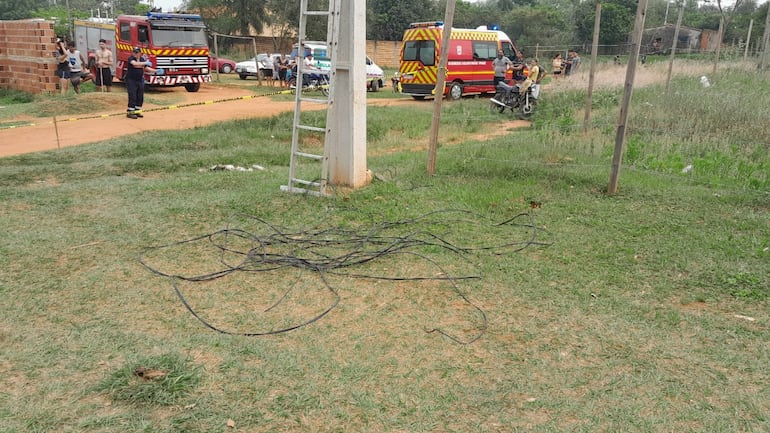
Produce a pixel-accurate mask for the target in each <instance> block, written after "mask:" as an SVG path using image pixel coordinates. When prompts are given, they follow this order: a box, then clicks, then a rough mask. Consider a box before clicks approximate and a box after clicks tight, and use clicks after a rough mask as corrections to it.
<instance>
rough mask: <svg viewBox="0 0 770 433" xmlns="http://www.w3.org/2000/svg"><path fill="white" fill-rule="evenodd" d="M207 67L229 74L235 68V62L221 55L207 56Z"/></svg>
mask: <svg viewBox="0 0 770 433" xmlns="http://www.w3.org/2000/svg"><path fill="white" fill-rule="evenodd" d="M209 68H210V69H211V70H212V71H219V72H221V73H223V74H229V73H230V72H233V69H235V62H234V61H232V60H230V59H225V58H222V57H219V58H217V57H214V56H209Z"/></svg>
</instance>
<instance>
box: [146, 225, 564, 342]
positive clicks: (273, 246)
mask: <svg viewBox="0 0 770 433" xmlns="http://www.w3.org/2000/svg"><path fill="white" fill-rule="evenodd" d="M246 218H247V219H248V220H251V221H253V222H256V223H258V224H259V225H260V226H261V227H263V229H264V228H266V230H263V232H261V233H252V232H249V231H246V230H243V229H234V228H227V229H221V230H217V231H215V232H213V233H209V234H205V235H202V236H198V237H194V238H191V239H187V240H183V241H179V242H174V243H171V244H168V245H162V246H157V247H150V248H147V249H146V250H144V251H143V252H142V253H140V254H139V257H138V260H139V262H140V263H141V264H142V265H143V266H144V267H146V268H147V269H148V270H150V271H151V272H153V273H155V274H157V275H161V276H164V277H168V278H170V279H171V280H172V286H173V288H174V291H175V292H176V295H177V296H178V297H179V299H180V300H181V301H182V304H183V305H184V306H185V308H187V310H188V311H189V312H190V313H191V314H192V315H193V316H194V317H195V318H196V319H198V320H199V321H200V322H201V323H203V324H204V325H205V326H206V327H208V328H210V329H212V330H214V331H216V332H220V333H223V334H229V335H242V336H263V335H271V334H279V333H284V332H288V331H291V330H294V329H297V328H300V327H303V326H305V325H308V324H311V323H313V322H315V321H317V320H319V319H320V318H322V317H323V316H325V315H326V314H328V313H329V312H330V311H331V310H332V309H334V308H335V307H336V306H337V305H338V304H339V301H340V296H339V294H338V293H337V291H336V290H335V288H334V287H332V285H331V284H330V283H329V281H328V279H327V275H337V276H343V277H349V278H366V279H375V280H389V281H423V280H434V281H445V282H448V283H449V284H451V288H452V290H453V291H454V292H455V293H456V294H457V295H458V296H459V297H460V298H461V299H462V300H463V302H465V303H466V304H467V305H469V306H471V307H473V309H475V311H476V312H477V314H478V315H479V317H480V322H481V324H480V325H479V326H478V329H477V332H476V333H475V335H473V336H472V337H471V338H470V339H465V340H463V339H460V338H458V337H455V336H453V335H450V334H449V333H447V332H445V331H444V330H442V329H441V328H432V329H426V332H428V333H432V332H437V333H440V334H442V335H444V336H446V337H447V338H449V339H451V340H453V341H455V342H457V343H459V344H469V343H472V342H474V341H476V340H477V339H479V338H480V337H481V336H482V335H483V334H484V332H485V331H486V329H487V317H486V313H485V312H484V311H483V310H482V309H481V308H479V307H478V306H477V305H476V304H474V303H473V302H472V301H471V300H470V299H469V298H468V297H467V296H466V295H465V294H464V293H463V291H462V290H461V289H460V287H459V285H458V282H459V281H461V280H469V279H478V278H480V277H481V276H480V275H461V276H455V275H450V272H448V271H447V269H446V268H445V266H444V265H442V264H441V263H439V260H438V259H437V258H438V257H440V256H442V257H443V256H445V255H446V253H447V252H448V253H449V256H450V257H456V258H458V259H459V260H460V261H462V262H464V263H467V264H470V265H471V266H473V265H472V264H471V261H470V256H469V254H470V253H473V252H494V253H496V254H503V253H506V252H517V251H521V250H523V249H525V248H527V247H530V246H545V245H549V243H547V242H540V241H538V240H537V237H538V233H539V232H540V231H543V230H544V229H542V228H539V227H537V226H536V225H535V223H534V216H533V215H532V213H531V212H528V213H521V214H518V215H516V216H514V217H512V218H509V219H507V220H505V221H503V222H499V223H495V224H489V223H483V217H481V216H480V215H477V214H474V213H472V212H470V211H465V210H441V211H434V212H430V213H427V214H424V215H422V216H419V217H417V218H414V219H411V220H404V221H395V222H388V221H382V222H379V223H376V224H373V225H372V226H370V227H368V228H366V229H363V230H355V229H346V228H341V227H336V228H329V227H326V228H316V229H312V230H302V231H287V230H284V229H281V228H279V227H277V226H275V225H273V224H270V223H269V222H267V221H265V220H263V219H261V218H259V217H256V216H246ZM522 219H526V222H523V223H520V222H519V221H520V220H522ZM457 227H467V228H469V229H471V230H478V229H479V227H481V228H482V229H483V230H496V229H497V230H500V229H501V228H508V227H520V228H524V229H525V230H526V231H528V233H529V235H528V238H527V239H525V240H521V241H518V240H511V239H509V238H508V237H507V236H505V235H510V233H507V232H504V233H491V234H490V233H486V234H487V235H488V236H487V237H491V239H492V240H491V241H489V242H488V243H486V244H482V245H460V242H459V241H458V240H452V239H451V237H452V236H453V235H457V232H454V231H452V229H453V228H457ZM439 231H440V232H441V233H439ZM460 234H461V235H462V234H465V235H466V236H470V237H471V238H472V239H473V240H474V241H477V242H478V241H483V239H480V237H483V236H480V235H481V234H480V233H475V232H474V233H470V234H469V233H462V232H461V233H460ZM201 241H203V242H204V243H205V247H206V248H213V251H214V252H215V255H216V256H217V257H218V258H219V259H218V263H217V267H218V269H216V270H214V271H212V272H207V273H203V274H200V275H187V274H186V273H185V272H184V271H181V270H180V271H177V272H174V271H162V270H160V269H159V268H158V267H157V266H153V265H151V264H150V261H151V258H150V256H151V255H152V254H153V253H158V252H161V251H166V250H171V249H174V248H180V247H183V246H185V245H187V244H193V243H198V242H201ZM242 244H245V245H242ZM436 251H438V252H441V251H444V252H445V254H443V255H442V254H436ZM173 252H174V251H171V253H172V254H173ZM386 256H394V257H396V256H406V257H409V258H417V259H421V260H425V261H426V262H427V263H429V264H431V265H432V266H435V267H436V268H437V269H438V270H439V271H440V272H438V274H434V275H424V276H415V275H409V276H394V275H372V274H366V273H358V272H354V271H353V269H354V268H356V267H361V265H364V264H367V263H369V262H372V261H375V260H377V259H380V258H383V257H386ZM282 269H299V270H303V271H310V272H312V273H314V274H317V275H318V276H319V278H320V280H321V282H322V284H323V286H324V287H325V289H326V290H327V291H328V292H329V293H331V295H332V302H331V303H330V304H329V305H328V306H327V307H326V308H325V309H323V311H321V312H320V313H317V314H315V315H314V316H313V317H311V318H309V319H307V320H302V321H300V322H299V323H294V324H291V325H290V326H285V327H282V328H280V329H270V330H267V331H261V332H235V331H228V330H225V329H222V328H221V327H218V326H215V325H213V324H211V323H209V322H208V321H207V320H206V319H204V318H203V317H202V316H201V315H200V314H199V313H197V312H196V310H195V309H194V308H193V307H192V305H190V303H189V302H188V301H187V299H186V298H185V296H184V294H183V293H182V289H181V288H180V287H179V282H180V281H187V282H204V281H211V280H215V279H217V278H220V277H223V276H225V275H228V274H231V273H234V272H270V271H277V270H282ZM291 290H292V288H291V287H290V288H289V289H288V290H287V291H286V292H285V293H284V294H283V295H282V296H281V297H280V299H279V300H278V301H277V302H275V303H274V304H273V305H271V306H270V307H269V308H267V309H266V310H265V311H269V310H271V309H273V308H274V307H275V306H277V305H278V304H280V303H281V302H283V300H284V299H285V298H286V297H287V296H288V293H289V292H290V291H291Z"/></svg>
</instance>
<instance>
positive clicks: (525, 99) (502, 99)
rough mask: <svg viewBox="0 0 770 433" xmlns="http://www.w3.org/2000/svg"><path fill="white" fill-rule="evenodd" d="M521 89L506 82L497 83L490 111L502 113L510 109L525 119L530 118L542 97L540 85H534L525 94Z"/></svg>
mask: <svg viewBox="0 0 770 433" xmlns="http://www.w3.org/2000/svg"><path fill="white" fill-rule="evenodd" d="M520 89H521V87H520V85H519V84H515V85H513V86H511V85H510V84H507V83H506V82H505V81H501V82H499V83H497V91H496V93H495V96H494V97H492V98H491V99H490V104H489V105H490V109H492V110H493V111H498V112H500V113H503V112H505V110H506V109H510V110H511V112H512V113H518V115H519V116H520V117H522V118H524V119H527V118H529V117H530V116H531V115H532V111H533V110H534V107H535V104H536V103H537V98H538V96H539V95H540V85H539V84H532V85H531V86H529V88H528V89H527V91H526V92H524V93H523V94H522V93H521V92H520Z"/></svg>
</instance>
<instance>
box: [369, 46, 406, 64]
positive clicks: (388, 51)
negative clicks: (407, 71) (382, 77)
mask: <svg viewBox="0 0 770 433" xmlns="http://www.w3.org/2000/svg"><path fill="white" fill-rule="evenodd" d="M400 50H401V41H366V54H367V55H369V57H370V58H371V59H372V60H374V63H376V64H377V65H378V66H379V67H381V68H389V69H398V63H399V61H398V54H399V51H400Z"/></svg>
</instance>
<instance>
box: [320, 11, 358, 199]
mask: <svg viewBox="0 0 770 433" xmlns="http://www.w3.org/2000/svg"><path fill="white" fill-rule="evenodd" d="M339 30H340V31H339V46H338V48H337V68H336V71H335V72H334V73H335V76H334V78H333V79H334V80H335V81H334V94H335V96H334V99H335V100H334V101H330V103H331V104H332V110H331V111H329V114H330V117H329V119H328V121H327V129H328V130H329V133H328V137H327V138H328V140H327V143H329V144H330V145H331V148H330V149H329V150H330V152H329V155H330V156H329V180H330V182H331V183H332V184H333V185H346V186H350V187H353V188H358V187H361V186H364V185H366V184H367V182H368V178H367V171H366V61H365V60H366V2H362V1H357V0H341V2H340V29H339ZM332 42H334V41H332ZM330 48H331V47H330Z"/></svg>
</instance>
